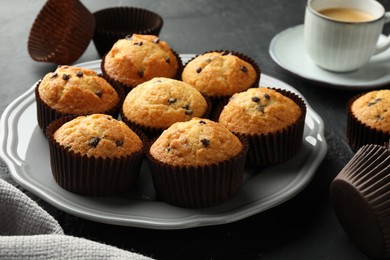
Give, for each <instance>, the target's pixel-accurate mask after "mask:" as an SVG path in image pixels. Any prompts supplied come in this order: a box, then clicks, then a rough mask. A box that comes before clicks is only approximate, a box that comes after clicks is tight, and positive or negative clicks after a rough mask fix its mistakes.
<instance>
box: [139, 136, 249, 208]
mask: <svg viewBox="0 0 390 260" xmlns="http://www.w3.org/2000/svg"><path fill="white" fill-rule="evenodd" d="M241 142H242V144H243V150H242V151H241V152H240V153H239V154H238V155H236V156H235V157H233V158H231V159H229V160H226V161H223V162H220V163H218V164H213V165H208V166H191V167H185V166H184V167H180V166H172V165H168V164H164V163H161V162H159V161H157V160H155V159H154V158H153V156H151V155H150V153H149V150H150V149H149V147H150V146H151V144H150V145H149V146H148V148H147V152H146V157H147V160H148V164H149V167H150V172H151V175H152V179H153V185H154V188H155V190H156V191H157V194H158V196H159V197H160V198H161V199H162V200H163V201H165V202H167V203H169V204H172V205H175V206H179V207H185V208H206V207H212V206H216V205H219V204H222V203H223V202H226V201H227V200H229V199H230V198H232V197H233V196H234V195H235V194H236V193H237V192H238V191H239V190H240V188H241V187H242V184H243V179H244V167H245V157H246V152H247V149H248V144H247V142H246V140H245V139H242V140H241Z"/></svg>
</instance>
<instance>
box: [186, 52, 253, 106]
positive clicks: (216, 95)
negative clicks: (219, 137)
mask: <svg viewBox="0 0 390 260" xmlns="http://www.w3.org/2000/svg"><path fill="white" fill-rule="evenodd" d="M182 80H183V81H184V82H187V83H188V84H190V85H192V86H193V87H195V88H196V89H198V90H199V91H200V92H201V93H202V94H203V95H206V96H209V97H211V98H212V100H213V102H218V101H220V100H221V99H226V97H230V96H232V95H233V94H235V93H238V92H242V91H245V90H247V89H248V88H252V87H258V84H259V81H260V68H259V66H258V65H257V63H256V62H255V61H254V60H252V59H251V58H249V57H248V56H246V55H243V54H241V53H238V52H231V51H210V52H206V53H203V54H201V55H198V56H196V57H194V58H193V59H192V60H190V61H189V62H188V63H187V64H186V65H185V67H184V69H183V73H182Z"/></svg>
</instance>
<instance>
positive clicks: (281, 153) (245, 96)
mask: <svg viewBox="0 0 390 260" xmlns="http://www.w3.org/2000/svg"><path fill="white" fill-rule="evenodd" d="M305 115H306V105H305V103H304V102H303V100H302V99H301V98H300V97H299V96H297V95H296V94H294V93H292V92H289V91H286V90H281V89H270V88H264V87H262V88H251V89H248V90H247V91H244V92H241V93H236V94H234V95H233V96H232V97H231V98H230V101H229V102H228V103H227V105H226V106H225V107H223V109H222V112H221V113H220V116H219V119H218V122H219V123H220V124H222V125H223V126H225V127H226V128H227V129H229V130H230V131H232V132H233V133H234V134H236V135H238V136H242V137H245V138H247V139H248V140H249V151H248V156H247V164H248V165H251V166H256V167H265V166H270V165H273V164H278V163H282V162H285V161H286V160H288V159H290V158H291V157H292V156H294V155H295V154H296V153H297V152H298V150H299V149H300V147H301V145H302V141H303V130H304V125H305Z"/></svg>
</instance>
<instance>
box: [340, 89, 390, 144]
mask: <svg viewBox="0 0 390 260" xmlns="http://www.w3.org/2000/svg"><path fill="white" fill-rule="evenodd" d="M347 118H348V121H347V138H348V141H349V145H350V147H351V148H352V150H353V151H357V150H358V149H359V148H360V147H362V146H363V145H365V144H383V143H384V142H386V141H387V140H389V138H390V90H388V89H382V90H374V91H369V92H365V93H362V94H359V95H356V96H354V97H353V98H351V99H350V100H349V102H348V104H347Z"/></svg>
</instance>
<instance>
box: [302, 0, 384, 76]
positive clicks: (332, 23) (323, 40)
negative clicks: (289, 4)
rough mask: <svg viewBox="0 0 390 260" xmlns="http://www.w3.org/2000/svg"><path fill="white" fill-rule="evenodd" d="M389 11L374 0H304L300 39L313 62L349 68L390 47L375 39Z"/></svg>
mask: <svg viewBox="0 0 390 260" xmlns="http://www.w3.org/2000/svg"><path fill="white" fill-rule="evenodd" d="M389 21H390V12H385V9H384V7H383V6H382V5H381V4H380V3H379V2H377V1H375V0H308V2H307V6H306V11H305V24H304V38H305V45H306V50H307V52H308V54H309V56H310V57H311V58H312V59H313V61H314V62H315V63H316V64H317V65H318V66H320V67H321V68H324V69H326V70H330V71H335V72H348V71H353V70H356V69H358V68H360V67H361V66H363V65H364V64H366V63H367V62H368V61H369V59H370V58H371V56H373V55H375V54H378V53H380V52H383V51H385V50H386V49H388V48H389V47H390V37H389V36H387V38H386V40H385V41H381V42H380V44H379V42H378V39H379V36H380V35H381V33H382V30H383V25H384V24H385V23H387V22H389Z"/></svg>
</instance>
